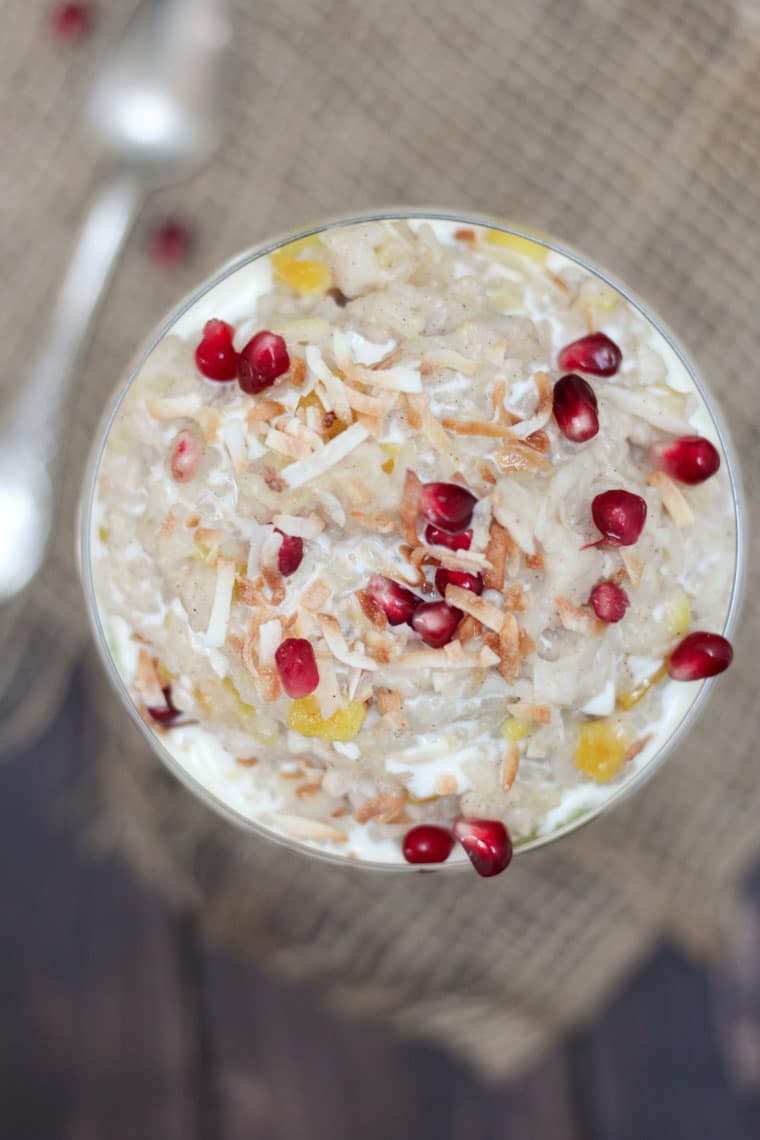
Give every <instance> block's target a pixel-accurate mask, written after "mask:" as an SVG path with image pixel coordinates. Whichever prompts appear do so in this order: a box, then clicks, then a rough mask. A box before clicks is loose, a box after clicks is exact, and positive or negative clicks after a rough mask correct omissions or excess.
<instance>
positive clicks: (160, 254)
mask: <svg viewBox="0 0 760 1140" xmlns="http://www.w3.org/2000/svg"><path fill="white" fill-rule="evenodd" d="M192 247H193V235H192V231H191V230H190V227H189V226H187V225H186V224H185V223H184V222H182V221H180V219H179V218H164V220H163V221H162V222H159V223H158V225H156V226H154V227H153V229H152V230H151V232H150V233H149V234H148V244H147V251H148V256H149V257H150V259H151V261H153V262H155V264H156V265H158V266H159V267H160V268H161V269H166V270H174V269H178V268H179V267H180V266H181V265H184V263H185V262H186V261H187V259H188V257H189V256H190V252H191V250H192Z"/></svg>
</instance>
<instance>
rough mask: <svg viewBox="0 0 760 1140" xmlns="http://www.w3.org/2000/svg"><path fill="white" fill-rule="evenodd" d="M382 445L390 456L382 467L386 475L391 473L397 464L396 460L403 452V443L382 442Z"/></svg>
mask: <svg viewBox="0 0 760 1140" xmlns="http://www.w3.org/2000/svg"><path fill="white" fill-rule="evenodd" d="M380 446H381V447H382V449H383V451H384V452H385V454H386V455H387V456H388V458H387V459H386V461H385V463H383V464H381V468H382V470H383V471H384V472H385V474H386V475H390V474H392V472H393V468H394V467H395V466H396V460H397V459H398V457H399V455H400V454H401V445H400V444H398V443H381V444H380Z"/></svg>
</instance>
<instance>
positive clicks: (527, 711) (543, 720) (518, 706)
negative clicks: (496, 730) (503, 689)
mask: <svg viewBox="0 0 760 1140" xmlns="http://www.w3.org/2000/svg"><path fill="white" fill-rule="evenodd" d="M507 712H509V713H511V714H512V716H519V717H522V718H523V719H524V720H533V721H535V722H536V724H551V720H552V710H551V709H550V708H549V706H548V705H533V704H529V703H528V702H527V701H517V702H516V703H515V704H512V705H507Z"/></svg>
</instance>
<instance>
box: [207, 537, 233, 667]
mask: <svg viewBox="0 0 760 1140" xmlns="http://www.w3.org/2000/svg"><path fill="white" fill-rule="evenodd" d="M235 574H236V570H235V561H234V559H232V558H217V560H216V586H215V588H214V601H213V603H212V605H211V615H210V617H209V619H208V628H207V629H206V644H207V645H208V646H209V648H219V647H220V646H222V645H224V642H225V639H226V637H227V626H228V625H229V620H230V607H231V606H232V590H233V588H234V585H235Z"/></svg>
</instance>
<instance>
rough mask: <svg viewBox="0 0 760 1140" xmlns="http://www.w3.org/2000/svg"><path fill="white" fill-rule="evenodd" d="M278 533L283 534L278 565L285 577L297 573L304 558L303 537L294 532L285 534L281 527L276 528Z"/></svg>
mask: <svg viewBox="0 0 760 1140" xmlns="http://www.w3.org/2000/svg"><path fill="white" fill-rule="evenodd" d="M274 529H275V531H276V532H277V534H281V535H282V543H281V545H280V551H279V554H278V555H277V566H278V568H279V571H280V573H281V574H282V576H283V578H287V577H289V575H290V574H295V572H296V570H297V569H298V567H299V566H300V565H301V560H302V559H303V539H302V538H298V537H296V536H295V535H292V534H285V532H284V531H282V530H280V528H279V527H275V528H274Z"/></svg>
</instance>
